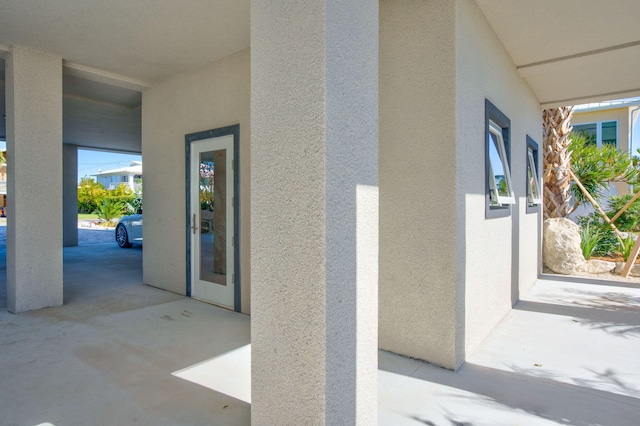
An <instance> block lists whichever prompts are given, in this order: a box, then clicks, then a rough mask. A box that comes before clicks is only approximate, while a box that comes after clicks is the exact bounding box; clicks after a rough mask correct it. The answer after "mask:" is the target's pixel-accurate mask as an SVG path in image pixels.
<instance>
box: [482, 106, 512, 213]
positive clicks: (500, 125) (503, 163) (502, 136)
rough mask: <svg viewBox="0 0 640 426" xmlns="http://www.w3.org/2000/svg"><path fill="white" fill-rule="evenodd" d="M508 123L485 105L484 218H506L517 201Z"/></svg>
mask: <svg viewBox="0 0 640 426" xmlns="http://www.w3.org/2000/svg"><path fill="white" fill-rule="evenodd" d="M510 127H511V121H510V120H509V119H508V118H507V117H506V116H505V115H504V114H503V113H502V112H500V110H498V109H497V108H496V107H495V106H494V105H493V104H492V103H491V102H489V101H488V100H486V101H485V170H486V182H487V183H486V200H487V201H486V211H485V213H486V218H487V219H489V218H494V217H504V216H509V214H510V213H511V210H510V208H509V206H510V205H511V204H515V202H516V197H515V195H514V193H513V185H512V184H511V167H510V162H511V146H510V134H511V132H510V130H511V129H510Z"/></svg>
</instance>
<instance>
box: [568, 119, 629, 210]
mask: <svg viewBox="0 0 640 426" xmlns="http://www.w3.org/2000/svg"><path fill="white" fill-rule="evenodd" d="M569 150H570V151H571V170H572V171H573V173H574V174H575V175H576V177H577V178H578V179H579V180H580V182H581V183H582V185H583V186H584V187H585V189H586V190H587V191H588V192H589V194H591V196H592V197H593V199H594V200H595V201H596V202H598V203H600V202H601V200H602V198H603V197H604V192H605V190H606V189H608V187H609V183H611V182H625V183H628V184H632V185H633V184H635V183H637V182H638V177H639V174H640V171H639V170H638V168H637V167H635V165H634V161H633V160H632V158H631V157H629V155H628V154H626V153H624V152H622V151H618V149H617V148H616V147H615V146H613V145H604V146H602V147H600V148H598V147H597V146H596V145H594V144H593V143H592V141H591V140H590V139H589V138H587V137H585V135H584V134H582V133H580V132H577V133H576V134H572V135H571V145H570V147H569ZM571 195H572V196H573V198H574V199H575V204H574V206H573V208H572V211H575V209H576V208H577V207H578V206H579V205H580V204H582V203H584V202H588V200H587V198H586V197H585V195H584V194H583V193H582V191H581V190H580V188H579V187H578V186H577V185H576V184H575V183H573V184H572V185H571Z"/></svg>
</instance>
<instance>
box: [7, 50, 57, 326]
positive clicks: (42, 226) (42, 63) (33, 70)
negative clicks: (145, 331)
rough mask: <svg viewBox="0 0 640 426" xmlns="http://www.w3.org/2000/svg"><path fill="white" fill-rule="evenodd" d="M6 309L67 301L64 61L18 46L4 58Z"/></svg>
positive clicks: (35, 307) (48, 305)
mask: <svg viewBox="0 0 640 426" xmlns="http://www.w3.org/2000/svg"><path fill="white" fill-rule="evenodd" d="M6 94H7V157H8V158H7V181H8V184H7V203H8V206H9V216H8V218H7V305H8V306H7V307H8V309H9V311H11V312H14V313H18V312H24V311H29V310H33V309H40V308H45V307H50V306H58V305H61V304H62V59H61V58H58V57H55V56H51V55H48V54H45V53H42V52H37V51H33V50H30V49H27V48H23V47H15V46H14V47H13V48H12V49H11V53H10V54H9V55H8V58H7V63H6Z"/></svg>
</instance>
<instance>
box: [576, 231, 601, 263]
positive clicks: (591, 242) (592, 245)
mask: <svg viewBox="0 0 640 426" xmlns="http://www.w3.org/2000/svg"><path fill="white" fill-rule="evenodd" d="M599 242H600V228H599V227H597V226H593V225H590V224H588V223H587V224H586V225H585V226H583V227H581V228H580V248H581V249H582V254H583V255H584V258H585V259H587V260H589V258H590V257H591V256H592V255H593V253H594V252H595V250H596V248H597V247H598V243H599Z"/></svg>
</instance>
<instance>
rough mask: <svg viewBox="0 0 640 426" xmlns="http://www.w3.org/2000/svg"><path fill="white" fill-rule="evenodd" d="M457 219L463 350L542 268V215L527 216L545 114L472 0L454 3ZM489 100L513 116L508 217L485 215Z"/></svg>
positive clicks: (471, 347)
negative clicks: (530, 147) (530, 145)
mask: <svg viewBox="0 0 640 426" xmlns="http://www.w3.org/2000/svg"><path fill="white" fill-rule="evenodd" d="M456 3H457V8H456V24H455V27H456V42H457V49H456V87H457V91H456V140H457V141H458V143H457V145H456V156H457V172H456V183H457V185H456V194H457V200H456V206H457V208H456V222H457V229H458V249H459V252H458V253H459V258H458V264H457V268H458V275H459V277H460V278H461V279H464V292H465V295H464V298H465V319H464V323H465V353H466V354H470V353H472V352H473V351H474V350H475V349H476V348H477V347H478V345H479V344H480V343H481V342H482V341H483V340H484V338H485V337H486V336H487V335H488V333H489V332H490V331H491V330H492V329H493V328H494V327H495V325H497V324H498V322H499V321H500V320H501V319H502V318H503V317H504V315H506V314H507V313H508V312H509V310H510V308H511V306H512V302H513V299H512V294H513V295H514V296H516V297H517V294H519V293H521V292H523V291H525V290H526V289H528V288H529V287H530V286H531V285H532V284H533V283H534V282H535V280H536V278H537V271H538V269H537V268H538V266H537V265H538V250H539V248H538V247H539V245H538V235H539V234H538V233H539V221H540V217H539V215H538V214H526V213H525V210H526V180H525V170H526V168H525V167H526V163H525V155H526V135H530V136H531V137H532V138H533V139H534V140H535V141H536V142H537V143H538V144H539V146H540V149H541V148H542V127H541V122H542V113H541V110H540V107H539V103H538V101H537V99H536V97H535V96H534V95H533V93H532V91H531V89H530V88H529V86H528V85H527V84H526V82H525V81H524V80H523V79H522V77H520V75H519V74H518V71H517V70H516V68H515V66H514V64H513V62H512V60H511V58H510V56H509V55H508V53H507V52H506V50H505V49H504V47H503V46H502V44H501V43H500V41H499V40H498V38H497V36H496V35H495V33H494V32H493V30H492V29H491V27H490V26H489V24H488V22H487V21H486V19H485V18H484V15H483V14H482V12H481V11H480V10H479V8H478V7H477V5H476V3H475V2H474V1H472V0H459V1H457V2H456ZM485 98H486V99H489V101H491V102H492V103H493V104H494V105H495V106H496V107H497V108H498V109H499V110H500V111H502V113H504V114H505V115H506V116H507V117H508V118H509V119H510V120H511V177H512V183H513V186H514V192H515V195H516V199H517V204H516V205H515V206H513V207H512V213H511V215H510V216H509V217H504V218H495V219H485V163H484V158H485V108H484V102H485Z"/></svg>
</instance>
